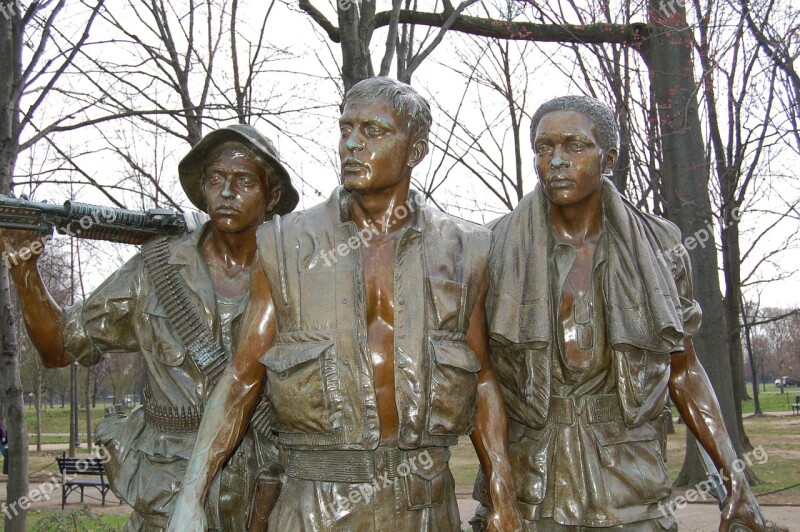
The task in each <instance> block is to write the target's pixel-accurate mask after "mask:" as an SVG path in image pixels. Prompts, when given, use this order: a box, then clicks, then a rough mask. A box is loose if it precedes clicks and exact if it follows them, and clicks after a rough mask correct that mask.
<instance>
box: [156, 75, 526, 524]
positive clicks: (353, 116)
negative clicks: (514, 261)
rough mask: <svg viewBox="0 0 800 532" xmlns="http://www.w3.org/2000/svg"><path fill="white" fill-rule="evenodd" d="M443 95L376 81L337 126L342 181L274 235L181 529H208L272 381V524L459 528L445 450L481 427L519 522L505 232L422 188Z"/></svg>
mask: <svg viewBox="0 0 800 532" xmlns="http://www.w3.org/2000/svg"><path fill="white" fill-rule="evenodd" d="M430 124H431V117H430V110H429V107H428V103H427V102H426V101H425V100H424V99H423V98H422V97H421V96H420V95H419V94H417V93H416V92H415V91H414V90H413V89H412V88H411V87H409V86H408V85H405V84H403V83H399V82H397V81H394V80H390V79H388V78H380V77H378V78H370V79H368V80H365V81H363V82H361V83H359V84H357V85H355V86H354V87H353V88H352V89H351V90H350V91H349V92H348V93H347V95H346V97H345V101H344V104H343V108H342V115H341V118H340V120H339V125H340V130H341V137H340V140H339V154H340V157H341V175H342V182H343V185H342V186H340V187H338V188H337V189H336V190H335V191H334V193H333V194H332V196H331V197H330V199H329V200H328V201H327V202H325V203H323V204H321V205H318V206H316V207H313V208H311V209H309V210H307V211H304V212H298V213H293V214H290V215H287V216H283V217H276V218H275V219H273V220H272V221H271V222H269V223H267V224H266V225H264V226H263V227H262V228H261V229H259V233H258V245H259V257H260V261H259V265H258V266H257V267H256V269H255V270H254V272H253V282H252V288H251V299H250V305H249V307H248V310H247V312H246V314H245V322H244V332H243V338H244V341H243V343H242V344H241V345H242V347H241V349H240V350H239V351H238V352H237V353H236V355H235V357H234V360H233V362H232V364H231V366H230V368H229V369H228V370H227V371H226V373H225V374H224V375H223V377H222V379H221V381H220V384H219V386H218V387H217V390H216V391H215V393H214V396H213V397H212V399H211V401H210V403H209V406H208V410H207V412H206V416H205V418H204V420H203V424H202V426H201V428H200V435H199V437H198V440H197V444H196V446H195V450H194V452H193V454H192V458H191V459H190V465H189V469H188V471H187V474H186V477H185V480H184V484H183V487H182V490H181V494H180V496H179V501H178V504H177V506H176V509H175V513H174V515H173V516H172V520H171V521H170V530H176V531H178V530H180V531H185V530H193V531H194V530H197V531H199V530H203V529H204V527H205V526H206V523H205V514H204V513H203V512H202V511H201V508H202V504H203V501H204V500H205V497H206V494H207V493H208V489H209V484H210V480H211V479H212V478H213V477H214V476H215V474H216V472H217V471H218V470H219V468H220V466H221V464H223V463H224V462H225V460H226V459H227V457H228V456H229V455H230V453H231V450H232V449H233V448H234V446H235V445H236V442H237V441H238V439H239V438H240V437H241V435H242V433H243V430H244V427H246V426H247V420H248V418H249V415H250V412H251V411H252V409H253V406H254V405H255V402H256V399H257V397H258V395H259V393H260V391H261V388H262V386H263V385H264V382H266V389H267V392H268V395H269V397H270V399H271V401H272V404H273V407H274V415H275V427H276V430H277V432H278V435H279V438H280V440H281V444H282V445H283V448H284V449H285V450H286V456H287V458H286V475H287V480H286V483H285V485H284V488H283V492H282V494H281V497H280V499H279V500H278V502H277V504H276V506H275V508H274V510H273V512H272V514H271V515H270V518H269V528H270V530H306V531H327V530H359V531H369V530H376V531H377V530H400V531H408V532H412V531H413V532H416V531H420V530H430V531H444V530H451V531H457V530H461V528H460V519H459V514H458V507H457V505H456V500H455V491H454V485H453V477H452V475H451V473H450V470H449V465H448V460H449V456H450V454H449V450H448V447H449V446H451V445H453V444H455V443H456V442H457V440H458V437H459V436H462V435H466V434H470V436H471V438H472V442H473V444H474V446H475V449H476V451H477V454H478V457H479V459H480V462H481V464H482V465H483V467H484V468H485V470H486V471H487V473H488V476H489V478H490V490H489V498H490V499H491V501H492V503H493V508H494V512H493V513H492V514H491V515H490V516H489V526H490V528H491V529H492V530H517V529H519V527H520V526H521V519H520V517H519V514H518V511H517V509H516V507H515V505H514V496H513V487H512V485H511V483H510V472H509V470H508V456H507V442H506V430H507V428H506V421H505V414H504V408H503V404H502V398H501V396H500V391H499V389H498V387H497V383H496V381H495V378H494V374H493V372H492V368H491V366H490V364H489V362H488V348H489V345H488V336H487V329H486V320H485V314H484V302H485V298H486V291H487V287H488V278H487V276H486V273H487V270H486V267H487V262H488V259H489V251H490V247H491V235H490V233H489V231H487V230H486V229H483V228H480V227H478V226H475V225H472V224H470V223H467V222H464V221H462V220H458V219H456V218H453V217H450V216H448V215H446V214H444V213H442V212H440V211H437V210H435V209H432V208H430V207H428V206H427V205H425V203H424V201H423V198H422V197H421V195H420V194H419V193H417V192H415V191H411V190H409V187H410V180H411V173H412V170H413V169H414V168H415V167H416V166H417V165H418V164H419V163H420V162H421V161H422V160H423V158H424V157H425V156H426V154H427V152H428V130H429V128H430Z"/></svg>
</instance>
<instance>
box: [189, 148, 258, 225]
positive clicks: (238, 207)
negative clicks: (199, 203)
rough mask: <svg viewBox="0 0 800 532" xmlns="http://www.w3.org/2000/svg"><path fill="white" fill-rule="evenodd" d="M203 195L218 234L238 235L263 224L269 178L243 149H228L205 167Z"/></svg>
mask: <svg viewBox="0 0 800 532" xmlns="http://www.w3.org/2000/svg"><path fill="white" fill-rule="evenodd" d="M203 193H204V194H205V198H206V204H207V205H208V215H209V216H210V217H211V222H212V223H213V224H214V227H216V228H217V229H218V230H220V231H222V232H225V233H238V232H241V231H245V230H247V229H250V228H253V227H257V226H258V225H259V224H261V222H263V221H264V210H265V204H266V198H267V197H268V195H269V189H268V187H267V174H266V171H265V170H264V169H263V168H261V166H259V165H258V164H257V163H256V162H255V161H253V160H252V159H250V158H248V157H247V153H246V152H245V150H244V149H238V148H232V149H226V150H225V151H223V152H222V153H221V154H219V155H218V156H216V157H215V158H214V160H213V161H212V162H211V163H210V164H209V165H208V166H206V171H205V180H204V181H203Z"/></svg>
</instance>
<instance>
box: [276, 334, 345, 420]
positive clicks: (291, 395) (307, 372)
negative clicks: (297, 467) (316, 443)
mask: <svg viewBox="0 0 800 532" xmlns="http://www.w3.org/2000/svg"><path fill="white" fill-rule="evenodd" d="M333 349H334V348H333V341H331V340H326V341H318V342H295V343H286V344H281V343H278V344H275V345H274V346H273V347H272V348H271V349H269V350H268V351H267V352H266V353H265V354H264V356H263V357H261V363H262V364H264V365H265V366H266V367H267V389H268V391H269V397H270V399H271V400H272V405H273V412H274V413H275V422H276V428H277V429H278V432H284V433H295V434H330V433H331V432H332V431H333V422H332V415H331V407H330V402H331V401H330V399H329V397H328V393H327V389H326V378H325V376H326V372H325V367H326V365H327V364H330V363H333V364H335V361H333V360H331V359H332V355H333V353H332V350H333ZM331 378H333V377H331Z"/></svg>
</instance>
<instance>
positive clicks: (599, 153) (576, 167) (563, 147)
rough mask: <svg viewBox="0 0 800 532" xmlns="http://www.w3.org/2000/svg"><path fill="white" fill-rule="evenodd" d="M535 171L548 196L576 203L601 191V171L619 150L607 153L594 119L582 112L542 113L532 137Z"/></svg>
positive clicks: (610, 165)
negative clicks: (599, 140)
mask: <svg viewBox="0 0 800 532" xmlns="http://www.w3.org/2000/svg"><path fill="white" fill-rule="evenodd" d="M533 148H534V151H535V153H536V155H535V159H534V162H535V166H536V174H537V175H538V177H539V182H540V183H541V184H542V187H543V188H544V193H545V195H546V196H547V198H548V199H549V200H550V201H551V202H552V203H554V204H555V205H559V206H564V207H567V206H573V205H576V204H578V203H581V202H582V201H584V200H586V199H587V198H589V197H591V196H594V195H595V194H599V193H600V190H601V185H602V173H603V170H604V169H605V168H613V163H614V161H615V158H616V150H608V153H606V154H604V153H603V150H602V149H601V148H600V145H599V143H598V140H597V132H596V131H595V126H594V122H592V120H591V119H590V118H589V117H588V116H586V115H585V114H583V113H576V112H574V111H556V112H552V113H548V114H546V115H544V117H542V119H541V121H540V122H539V126H538V127H537V128H536V135H535V136H534V140H533Z"/></svg>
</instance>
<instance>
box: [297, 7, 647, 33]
mask: <svg viewBox="0 0 800 532" xmlns="http://www.w3.org/2000/svg"><path fill="white" fill-rule="evenodd" d="M304 1H305V0H301V3H303V2H304ZM391 16H392V12H391V11H382V12H380V13H376V14H375V27H376V28H381V27H385V26H388V25H389V24H390V22H391ZM448 18H449V16H448V13H425V12H419V11H413V10H405V9H404V10H402V11H400V23H402V24H417V25H420V26H433V27H436V28H442V27H444V26H445V25H446V24H447V23H448ZM450 30H452V31H458V32H460V33H466V34H469V35H476V36H478V37H492V38H495V39H508V40H512V41H539V42H562V43H592V44H600V43H617V44H631V43H636V42H641V41H642V40H644V39H645V38H647V36H648V35H649V30H648V27H647V25H646V24H587V25H570V24H559V25H554V24H535V23H532V22H506V21H501V20H493V19H489V18H480V17H471V16H467V15H459V16H458V17H457V18H456V19H455V21H454V22H453V23H452V25H451V26H450ZM329 35H330V34H329ZM337 35H338V33H337ZM331 39H332V40H333V38H332V37H331ZM335 42H339V41H338V40H336V41H335Z"/></svg>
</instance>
